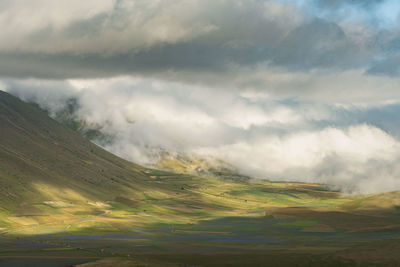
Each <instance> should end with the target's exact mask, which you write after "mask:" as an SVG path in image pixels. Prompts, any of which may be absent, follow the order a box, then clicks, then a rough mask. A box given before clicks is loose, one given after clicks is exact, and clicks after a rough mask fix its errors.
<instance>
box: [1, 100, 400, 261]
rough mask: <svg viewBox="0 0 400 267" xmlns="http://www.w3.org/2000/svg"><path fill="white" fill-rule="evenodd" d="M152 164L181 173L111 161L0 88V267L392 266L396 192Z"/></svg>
mask: <svg viewBox="0 0 400 267" xmlns="http://www.w3.org/2000/svg"><path fill="white" fill-rule="evenodd" d="M159 167H162V168H165V169H169V170H171V171H175V172H181V174H179V173H173V172H166V171H160V170H155V169H148V168H144V167H141V166H139V165H136V164H133V163H131V162H128V161H125V160H123V159H120V158H119V157H116V156H114V155H112V154H111V153H109V152H107V151H105V150H103V149H102V148H100V147H98V146H96V145H94V144H92V143H91V142H90V141H88V140H87V139H85V138H84V137H82V136H80V135H79V134H78V133H76V132H74V131H73V130H71V129H70V128H68V127H65V126H63V125H61V124H60V123H58V122H56V121H55V120H53V119H51V118H49V117H48V116H47V114H46V113H44V112H42V111H41V110H40V109H38V108H37V107H35V106H33V105H30V104H28V103H24V102H22V101H20V100H18V99H17V98H15V97H13V96H11V95H9V94H7V93H4V92H0V265H5V266H19V265H20V266H24V264H35V263H38V262H40V264H41V265H44V266H70V265H72V264H78V263H82V264H84V263H86V266H99V265H100V266H115V265H121V266H182V265H195V266H229V265H236V266H265V264H266V263H268V265H269V266H285V265H287V266H293V265H297V266H341V265H344V266H355V265H358V264H364V265H365V264H366V263H369V262H371V261H373V262H375V263H377V262H378V263H384V264H386V265H387V266H391V265H392V266H396V265H394V264H395V263H397V262H398V261H400V257H399V255H398V253H396V251H397V252H398V251H399V249H400V223H399V222H400V212H399V209H398V205H399V199H400V197H399V194H398V192H393V193H386V194H380V195H375V196H343V195H342V194H341V193H340V192H334V191H330V190H328V189H327V188H325V186H323V185H315V184H303V183H273V182H268V181H257V180H252V179H249V178H248V177H242V176H240V175H237V174H234V173H231V169H229V168H228V169H221V170H218V169H214V166H211V167H210V166H207V164H205V163H204V162H193V161H190V160H187V159H185V161H175V160H173V159H167V160H164V161H162V162H160V166H159ZM204 169H205V170H206V171H203V170H204ZM192 170H194V171H192ZM208 173H210V175H211V176H213V178H207V177H205V176H207V174H208ZM196 174H201V175H202V177H198V176H196ZM218 175H220V176H221V179H215V176H217V177H218ZM371 251H374V253H371ZM383 251H384V252H385V253H383Z"/></svg>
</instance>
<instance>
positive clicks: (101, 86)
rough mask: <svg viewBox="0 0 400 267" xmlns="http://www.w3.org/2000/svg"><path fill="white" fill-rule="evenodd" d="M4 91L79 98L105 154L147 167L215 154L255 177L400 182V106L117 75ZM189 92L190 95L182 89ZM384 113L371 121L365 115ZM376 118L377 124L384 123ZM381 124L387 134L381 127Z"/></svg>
mask: <svg viewBox="0 0 400 267" xmlns="http://www.w3.org/2000/svg"><path fill="white" fill-rule="evenodd" d="M3 86H4V87H5V88H6V90H7V91H9V92H11V93H13V94H15V95H17V96H19V97H20V98H22V99H24V100H27V101H34V102H36V103H39V104H40V105H41V106H42V107H43V108H45V109H47V110H49V111H51V114H55V113H56V112H57V111H60V110H62V109H63V108H65V105H66V103H67V100H68V99H70V98H74V99H77V101H78V102H77V103H78V106H79V108H78V109H77V110H76V112H75V114H74V115H75V116H76V118H77V119H79V120H82V121H85V122H86V124H87V126H89V127H93V128H96V129H100V131H101V132H102V133H103V134H105V135H107V136H111V137H112V142H111V143H107V144H105V145H104V146H105V148H106V149H108V150H109V151H111V152H113V153H115V154H117V155H120V156H122V157H124V158H126V159H128V160H132V161H135V162H138V163H141V164H151V163H154V162H156V161H157V160H158V159H159V155H160V151H165V150H166V151H170V152H171V153H183V154H188V155H194V156H198V157H201V158H206V159H207V158H219V159H223V160H224V161H226V162H228V163H230V164H232V165H234V166H235V167H237V168H238V169H239V171H240V172H241V173H243V174H247V175H251V176H253V177H258V178H261V179H270V180H280V181H303V182H312V183H324V184H329V185H331V186H333V187H335V188H338V189H341V190H344V191H347V192H357V193H376V192H384V191H391V190H395V189H399V188H400V179H398V178H397V177H398V175H399V174H400V142H399V141H398V139H397V138H396V136H394V135H393V134H392V135H391V134H389V132H391V131H392V132H399V131H398V128H396V127H394V128H393V127H386V126H385V124H384V121H382V119H381V117H387V123H388V125H390V124H391V123H392V122H393V119H392V118H391V117H390V116H389V115H388V114H396V112H397V111H398V109H399V108H400V104H397V103H389V104H387V103H386V104H385V103H384V104H381V105H378V106H368V105H367V106H366V105H361V106H355V105H351V106H349V105H337V104H334V105H332V104H318V105H317V104H315V103H313V102H299V101H297V102H294V101H276V100H271V99H268V98H266V97H265V96H260V95H254V94H249V93H243V94H242V95H238V94H236V93H232V92H230V91H217V92H215V91H214V90H212V89H207V88H204V87H198V86H192V87H191V88H188V87H187V85H186V84H181V83H174V82H169V83H166V82H164V81H161V82H160V81H158V80H154V79H151V80H149V79H142V78H131V77H118V78H113V79H100V80H69V81H63V82H59V81H52V82H50V81H43V80H26V81H20V80H8V81H7V82H5V83H4V85H3ZM188 92H190V93H188ZM379 112H381V113H383V114H385V116H379V115H378V116H377V117H376V118H373V117H371V116H369V115H368V114H371V113H372V114H379ZM382 123H383V124H382ZM383 129H385V130H383Z"/></svg>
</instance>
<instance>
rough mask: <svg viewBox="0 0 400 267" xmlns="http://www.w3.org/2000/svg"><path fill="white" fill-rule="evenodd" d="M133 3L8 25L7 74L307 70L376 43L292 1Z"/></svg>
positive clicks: (354, 63)
mask: <svg viewBox="0 0 400 267" xmlns="http://www.w3.org/2000/svg"><path fill="white" fill-rule="evenodd" d="M150 2H152V1H150ZM128 3H129V2H126V1H117V2H115V3H114V5H113V6H112V8H110V9H106V10H104V11H102V12H99V13H98V14H95V15H93V16H91V17H89V18H80V17H78V18H75V19H71V20H70V21H69V22H68V23H65V22H64V21H63V23H64V24H63V25H62V26H57V23H56V22H54V21H50V22H48V23H45V24H43V25H42V24H40V23H39V25H38V26H37V27H36V28H35V29H33V30H32V29H30V28H29V31H28V30H26V29H24V30H25V31H27V33H26V34H21V33H17V30H18V29H17V28H18V27H17V26H15V27H16V29H15V30H16V33H14V32H8V35H9V36H10V40H11V43H12V42H14V45H13V46H11V44H10V46H8V45H7V44H5V43H3V44H2V45H0V61H1V62H0V75H3V76H10V77H40V78H73V77H74V78H76V77H104V76H115V75H124V74H135V73H136V74H137V73H139V74H140V73H157V72H159V71H165V70H172V71H185V72H197V71H206V72H219V73H224V72H227V69H229V66H232V65H234V66H237V67H241V66H243V67H249V66H250V67H251V66H257V65H259V64H268V65H269V66H278V67H282V68H284V69H288V70H296V71H303V72H307V71H310V70H313V69H317V68H320V69H321V68H322V69H342V70H347V69H349V68H359V67H363V64H365V62H368V61H369V60H370V59H371V54H372V53H373V49H375V48H374V47H371V46H369V41H370V40H369V39H367V38H364V39H361V40H360V39H357V40H353V39H352V38H351V37H352V36H349V35H348V33H346V30H345V29H342V26H339V25H338V24H337V23H335V22H329V21H327V20H324V19H321V18H320V19H317V18H313V17H306V16H305V15H304V14H301V11H300V10H296V9H295V7H294V5H292V4H283V3H277V2H274V1H249V2H244V1H240V0H235V1H231V2H229V3H227V2H222V1H216V2H207V4H208V5H209V9H207V10H205V9H204V7H205V4H203V5H201V4H199V3H200V2H198V1H192V2H190V3H197V4H192V6H190V7H191V8H192V9H189V10H183V9H180V8H179V4H180V1H165V2H163V3H162V4H160V3H157V2H154V3H152V4H153V5H151V4H146V3H145V2H141V1H137V2H135V3H137V5H138V7H142V9H139V11H138V9H137V6H133V7H131V6H129V5H128ZM321 4H322V2H321ZM325 4H326V3H325ZM163 8H165V9H163ZM165 10H167V11H165ZM170 10H171V11H170ZM185 12H187V13H188V14H186V13H185ZM26 20H27V22H26V23H27V24H28V23H29V18H27V19H26ZM12 26H13V25H11V27H12ZM4 35H6V36H5V37H7V34H4Z"/></svg>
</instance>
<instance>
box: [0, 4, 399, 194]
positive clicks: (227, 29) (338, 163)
mask: <svg viewBox="0 0 400 267" xmlns="http://www.w3.org/2000/svg"><path fill="white" fill-rule="evenodd" d="M61 2H62V1H61ZM333 2H334V4H333ZM333 2H332V1H322V0H313V1H301V0H297V1H295V0H293V1H286V0H261V1H260V0H250V1H249V0H246V1H244V0H232V1H208V0H207V1H205V0H190V1H183V0H166V1H156V0H146V1H140V0H135V1H126V0H115V1H114V0H100V1H99V0H96V1H85V3H84V4H82V3H81V1H68V4H65V5H64V4H61V3H60V2H58V3H57V4H54V2H53V1H50V0H41V1H35V3H33V2H31V1H23V0H13V1H2V2H1V3H0V23H2V24H3V25H7V27H5V29H4V30H3V31H1V32H0V39H1V40H7V41H1V42H0V90H4V91H7V92H10V93H12V94H14V95H16V96H18V97H20V98H21V99H23V100H27V101H30V102H34V103H37V104H39V105H40V106H41V107H42V108H44V109H46V110H48V111H49V112H50V114H52V115H55V114H56V113H57V112H59V111H61V110H63V109H65V108H66V104H67V101H68V100H70V99H75V100H76V101H77V102H76V103H77V109H76V110H75V112H74V116H75V118H76V119H77V120H81V121H84V122H85V123H86V126H88V127H93V128H96V129H98V130H100V131H101V132H102V133H103V134H105V135H107V136H110V137H112V138H111V142H109V143H105V144H103V145H104V146H105V148H106V149H107V150H109V151H111V152H113V153H115V154H117V155H120V156H122V157H124V158H126V159H129V160H132V161H134V162H138V163H141V164H150V163H153V162H154V161H156V160H157V159H158V154H159V152H160V149H162V150H166V151H170V152H171V153H183V154H188V155H194V156H198V157H202V158H211V159H212V158H218V159H222V160H224V161H226V162H228V163H229V164H232V165H234V166H236V167H237V168H238V169H239V170H240V171H241V172H242V173H243V174H246V175H251V176H254V177H258V178H263V179H270V180H279V181H280V180H290V181H305V182H315V183H326V184H329V185H332V186H334V187H337V188H339V189H341V190H344V191H347V192H354V193H376V192H385V191H393V190H400V139H399V138H400V127H399V125H400V116H399V115H398V114H399V111H400V90H399V89H400V88H399V85H400V79H399V74H400V69H399V66H400V65H399V63H400V61H399V59H400V46H399V40H400V31H399V29H400V23H399V21H400V20H399V16H398V14H399V11H400V5H399V4H398V2H397V1H394V0H382V1H333ZM65 3H67V2H65ZM22 17H23V18H24V20H21V19H20V18H22ZM94 141H95V142H96V140H94Z"/></svg>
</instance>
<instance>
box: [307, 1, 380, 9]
mask: <svg viewBox="0 0 400 267" xmlns="http://www.w3.org/2000/svg"><path fill="white" fill-rule="evenodd" d="M383 2H385V0H314V3H315V4H316V5H317V6H319V7H321V8H330V9H339V8H342V7H345V6H357V7H362V8H372V7H374V6H376V5H377V4H382V3H383Z"/></svg>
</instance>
